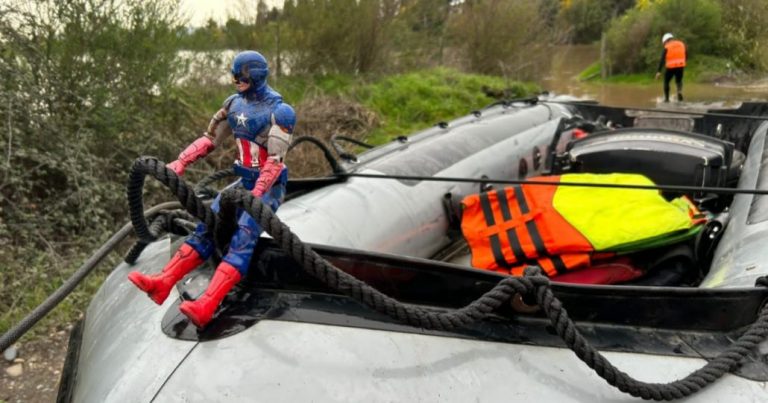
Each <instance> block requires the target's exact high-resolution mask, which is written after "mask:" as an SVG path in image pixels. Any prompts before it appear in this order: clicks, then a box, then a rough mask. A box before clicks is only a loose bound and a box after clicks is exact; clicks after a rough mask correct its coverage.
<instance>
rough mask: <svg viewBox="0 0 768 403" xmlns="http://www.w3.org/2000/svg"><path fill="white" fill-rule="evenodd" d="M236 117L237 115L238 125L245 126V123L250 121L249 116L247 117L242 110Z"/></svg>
mask: <svg viewBox="0 0 768 403" xmlns="http://www.w3.org/2000/svg"><path fill="white" fill-rule="evenodd" d="M236 117H237V125H238V126H243V127H245V123H246V122H247V121H248V118H247V117H245V114H244V113H242V112H240V114H239V115H237V116H236Z"/></svg>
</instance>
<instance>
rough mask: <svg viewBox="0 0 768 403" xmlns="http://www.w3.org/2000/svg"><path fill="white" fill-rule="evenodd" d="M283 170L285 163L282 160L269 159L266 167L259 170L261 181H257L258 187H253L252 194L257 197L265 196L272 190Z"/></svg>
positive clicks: (265, 164) (265, 163)
mask: <svg viewBox="0 0 768 403" xmlns="http://www.w3.org/2000/svg"><path fill="white" fill-rule="evenodd" d="M282 170H283V163H282V162H280V160H278V159H277V158H273V157H269V158H267V160H266V162H264V166H263V167H261V168H260V169H259V179H257V180H256V185H254V186H253V190H251V193H253V195H254V196H256V197H261V196H264V195H265V194H266V193H267V192H269V190H270V189H272V185H274V184H275V182H276V181H277V178H278V177H279V176H280V172H282Z"/></svg>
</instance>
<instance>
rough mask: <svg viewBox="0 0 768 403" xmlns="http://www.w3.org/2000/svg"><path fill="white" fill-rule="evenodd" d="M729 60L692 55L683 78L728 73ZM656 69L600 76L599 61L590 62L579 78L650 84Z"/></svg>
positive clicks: (701, 78)
mask: <svg viewBox="0 0 768 403" xmlns="http://www.w3.org/2000/svg"><path fill="white" fill-rule="evenodd" d="M728 70H729V61H728V60H726V59H723V58H718V57H712V56H706V55H703V56H696V57H692V58H691V59H690V60H689V61H688V63H687V66H686V68H685V79H686V80H687V81H691V82H710V81H712V80H713V79H715V78H718V77H722V76H724V75H726V74H728ZM655 74H656V71H649V72H648V73H635V74H616V75H613V76H610V77H606V78H601V77H600V62H595V63H592V64H591V65H590V66H589V67H587V68H586V69H584V70H583V71H582V72H581V73H579V80H582V81H591V82H595V83H606V84H634V85H650V84H653V82H654V75H655Z"/></svg>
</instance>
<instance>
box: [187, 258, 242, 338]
mask: <svg viewBox="0 0 768 403" xmlns="http://www.w3.org/2000/svg"><path fill="white" fill-rule="evenodd" d="M240 277H241V276H240V272H239V271H238V270H237V269H236V268H235V267H234V266H232V265H231V264H229V263H227V262H221V264H219V267H217V268H216V273H214V274H213V278H212V279H211V282H210V283H209V284H208V289H207V290H205V293H203V295H202V296H200V298H198V299H197V300H195V301H184V302H182V303H181V305H179V310H180V311H181V313H183V314H184V315H187V317H188V318H189V320H191V321H192V323H194V324H195V326H197V327H200V328H201V327H203V326H205V325H207V324H208V322H210V321H211V318H213V314H214V312H216V308H218V307H219V304H220V303H221V301H222V300H223V299H224V297H225V296H226V295H227V293H228V292H229V290H231V289H232V287H233V286H234V285H235V284H237V282H238V281H240Z"/></svg>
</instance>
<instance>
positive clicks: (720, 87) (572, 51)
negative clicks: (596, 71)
mask: <svg viewBox="0 0 768 403" xmlns="http://www.w3.org/2000/svg"><path fill="white" fill-rule="evenodd" d="M599 59H600V50H599V48H598V47H597V46H592V45H569V46H559V47H555V48H554V49H553V53H552V64H551V69H550V71H549V73H548V74H547V75H545V76H544V77H542V78H541V79H540V80H538V82H539V84H540V85H541V86H542V88H544V89H545V90H548V91H550V92H552V93H555V94H568V95H574V96H577V97H585V98H590V99H594V100H596V101H598V102H600V103H602V104H605V105H610V106H622V107H638V108H640V107H664V106H665V104H663V103H662V102H661V101H662V100H663V94H664V92H663V87H662V86H663V81H662V79H659V80H657V81H654V82H653V84H649V85H641V84H610V83H595V82H591V81H587V82H584V81H579V79H578V75H579V73H581V72H582V71H583V70H584V69H586V68H587V67H588V66H589V65H591V64H592V63H594V62H595V61H597V60H599ZM654 73H655V71H653V72H648V74H649V76H652V75H653V74H654ZM670 94H672V95H674V94H675V85H674V82H672V83H671V91H670ZM683 95H684V97H685V102H686V103H700V104H722V105H723V106H733V105H738V103H740V102H743V101H750V100H753V101H768V77H766V78H764V79H761V80H757V81H755V82H752V83H747V84H739V85H737V84H714V83H712V84H709V83H693V82H690V80H685V79H684V80H683ZM673 104H674V103H673Z"/></svg>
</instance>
